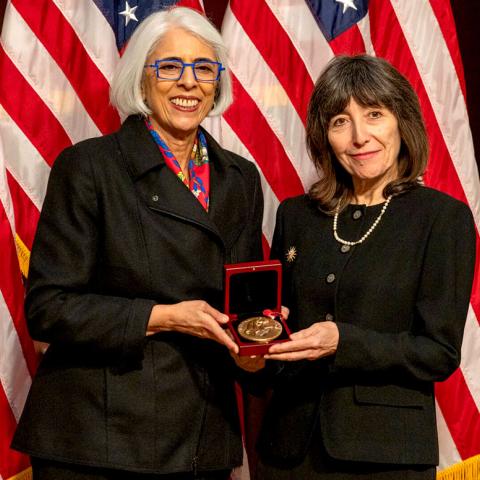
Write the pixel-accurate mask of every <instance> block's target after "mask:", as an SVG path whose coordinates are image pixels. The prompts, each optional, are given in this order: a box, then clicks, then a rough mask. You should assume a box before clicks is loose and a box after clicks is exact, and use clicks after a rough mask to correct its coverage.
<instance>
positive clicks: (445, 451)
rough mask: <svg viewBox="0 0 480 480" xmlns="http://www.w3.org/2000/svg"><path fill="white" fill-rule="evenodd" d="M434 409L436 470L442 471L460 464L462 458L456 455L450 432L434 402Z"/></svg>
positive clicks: (456, 451)
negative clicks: (436, 433) (437, 445)
mask: <svg viewBox="0 0 480 480" xmlns="http://www.w3.org/2000/svg"><path fill="white" fill-rule="evenodd" d="M435 408H436V412H437V430H438V443H439V450H440V459H439V465H438V468H439V469H440V470H443V469H444V468H446V467H448V466H450V465H453V464H455V463H458V462H461V461H462V457H460V454H459V453H458V450H457V447H456V445H455V442H454V441H453V439H452V435H451V434H450V430H449V429H448V426H447V423H446V422H445V418H444V417H443V414H442V411H441V410H440V408H439V407H438V403H437V402H435Z"/></svg>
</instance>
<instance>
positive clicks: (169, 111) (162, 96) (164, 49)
mask: <svg viewBox="0 0 480 480" xmlns="http://www.w3.org/2000/svg"><path fill="white" fill-rule="evenodd" d="M164 59H179V60H183V62H184V63H192V62H194V61H196V60H211V61H216V56H215V52H214V50H213V48H212V47H210V46H209V45H207V44H206V43H205V42H202V41H201V40H200V39H199V38H198V37H196V36H194V35H192V34H191V33H189V32H187V31H185V30H183V29H181V28H172V29H171V30H169V31H168V32H167V33H166V34H165V35H164V36H163V37H162V39H161V40H160V41H159V42H158V43H157V45H156V47H155V49H154V50H153V52H152V54H151V55H149V57H148V58H147V60H146V62H145V63H146V64H153V63H155V60H164ZM216 87H217V82H214V83H203V82H202V83H200V82H197V81H196V80H195V77H194V75H193V71H192V69H191V68H190V67H185V70H184V72H183V75H182V77H181V78H180V79H179V80H157V78H156V74H155V69H154V68H147V69H145V77H144V80H143V84H142V91H143V94H144V96H145V100H146V103H147V105H148V106H149V108H150V110H152V112H153V113H152V114H151V116H150V118H151V120H152V124H153V127H154V128H155V129H156V130H158V132H159V133H160V135H161V136H162V137H163V138H164V139H165V140H166V141H167V144H168V140H169V139H178V140H182V139H184V138H186V137H189V136H191V135H194V134H195V133H196V131H197V128H198V126H199V125H200V122H201V121H202V120H203V119H204V118H205V117H206V116H207V114H208V112H210V110H211V109H212V106H213V101H214V98H215V89H216Z"/></svg>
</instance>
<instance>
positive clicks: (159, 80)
mask: <svg viewBox="0 0 480 480" xmlns="http://www.w3.org/2000/svg"><path fill="white" fill-rule="evenodd" d="M111 100H112V103H113V104H114V105H115V106H116V107H117V108H118V109H119V110H120V112H121V113H122V114H123V115H124V116H125V117H127V118H126V120H125V121H124V123H123V124H122V126H121V128H120V130H119V131H118V132H115V133H113V134H111V135H106V136H103V137H100V138H94V139H89V140H86V141H84V142H81V143H79V144H77V145H74V146H72V147H70V148H68V149H66V150H65V151H64V152H62V153H61V154H60V156H59V158H58V159H57V160H56V162H55V164H54V166H53V168H52V172H51V175H50V179H49V184H48V191H47V195H46V199H45V203H44V205H43V209H42V214H41V217H40V222H39V225H38V230H37V234H36V237H35V242H34V245H33V249H32V258H31V264H30V276H29V288H28V292H27V298H26V315H27V321H28V326H29V330H30V332H31V335H32V337H33V338H35V339H38V340H42V341H44V342H48V343H49V344H50V346H49V347H48V349H47V351H46V353H45V355H44V357H43V359H42V362H41V364H40V367H39V369H38V372H37V374H36V377H35V379H34V381H33V384H32V388H31V391H30V394H29V397H28V400H27V403H26V406H25V410H24V412H23V415H22V417H21V420H20V423H19V426H18V429H17V432H16V435H15V438H14V442H13V447H14V448H16V449H18V450H21V451H23V452H26V453H28V454H30V455H31V457H32V467H33V478H34V479H35V480H51V479H55V480H86V479H89V480H91V479H96V480H113V479H115V480H117V479H125V480H126V479H129V480H132V479H136V480H142V479H165V480H166V479H175V480H190V479H202V480H207V479H208V480H223V479H228V478H229V475H230V472H231V469H232V468H233V467H235V466H237V465H240V464H241V463H242V458H243V457H242V442H241V438H240V424H239V419H238V413H237V405H236V397H235V389H234V375H235V374H236V373H237V369H236V367H235V365H234V363H233V360H232V359H231V357H230V354H229V351H230V352H232V353H234V352H237V351H238V347H237V345H236V344H235V343H234V342H233V340H232V339H231V338H230V337H229V336H228V335H227V333H226V332H225V330H224V328H222V327H224V326H225V323H226V322H227V321H228V317H227V316H226V315H224V314H223V313H222V312H221V309H222V308H223V265H224V264H225V263H233V262H246V261H254V260H260V259H261V258H262V245H261V223H262V214H263V197H262V190H261V186H260V178H259V175H258V172H257V170H256V168H255V166H254V165H253V164H252V163H251V162H249V161H247V160H245V159H244V158H241V157H239V156H238V155H235V154H234V153H232V152H229V151H226V150H225V149H223V148H222V147H221V146H220V145H219V144H218V143H217V142H216V141H215V140H214V139H213V138H212V137H211V136H210V135H209V134H208V132H206V131H205V130H204V129H203V128H202V127H200V123H201V122H202V121H203V120H204V119H205V117H206V116H207V115H220V114H221V113H222V112H223V111H224V110H225V109H226V108H227V107H228V106H229V105H230V103H231V101H232V92H231V80H230V77H229V72H228V66H227V54H226V48H225V45H224V43H223V40H222V38H221V36H220V34H219V32H218V31H217V30H216V29H215V27H214V26H213V25H212V24H211V23H210V22H209V21H208V20H207V18H205V17H204V16H202V15H200V14H199V13H198V12H195V11H194V10H191V9H188V8H181V7H178V8H172V9H168V10H163V11H160V12H157V13H154V14H152V15H150V16H149V17H148V18H147V19H145V20H144V21H143V22H142V24H140V25H139V26H138V28H137V29H136V30H135V32H134V34H133V36H132V37H131V38H130V40H129V42H128V45H127V47H126V49H125V51H124V53H123V55H122V58H121V60H120V63H119V65H118V69H117V71H116V73H115V76H114V78H113V81H112V84H111Z"/></svg>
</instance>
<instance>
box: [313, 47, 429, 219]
mask: <svg viewBox="0 0 480 480" xmlns="http://www.w3.org/2000/svg"><path fill="white" fill-rule="evenodd" d="M351 99H354V100H355V101H356V102H357V103H358V104H359V105H362V106H363V107H372V106H375V107H385V108H387V109H388V110H390V111H391V112H392V113H393V114H394V115H395V117H396V119H397V122H398V129H399V132H400V138H401V147H400V153H399V158H398V178H397V179H395V180H394V181H392V182H390V183H389V184H388V185H387V186H386V187H385V189H384V191H383V195H384V196H385V197H387V196H388V195H392V194H393V195H396V194H399V193H401V192H404V191H406V190H408V189H410V188H412V187H413V186H415V185H419V184H420V183H421V176H422V175H423V174H424V171H425V168H426V165H427V159H428V150H429V149H428V139H427V133H426V129H425V124H424V122H423V117H422V113H421V110H420V105H419V102H418V98H417V95H416V93H415V92H414V90H413V88H412V86H411V85H410V83H409V82H408V80H407V79H406V78H405V77H404V76H403V75H402V74H401V73H400V72H398V71H397V70H396V69H395V68H394V67H393V66H392V65H390V64H389V63H388V62H387V61H386V60H383V59H381V58H378V57H372V56H369V55H356V56H339V57H335V58H334V59H332V60H331V61H330V62H329V63H328V65H327V67H326V68H325V70H324V71H323V72H322V74H321V75H320V77H319V78H318V80H317V82H316V84H315V88H314V89H313V93H312V97H311V99H310V102H309V105H308V113H307V128H306V140H307V148H308V152H309V154H310V158H311V159H312V161H313V163H314V164H315V167H316V168H317V171H318V172H319V174H320V176H321V178H320V180H319V181H318V182H316V183H315V184H313V185H312V187H311V189H310V192H309V195H310V197H311V198H312V199H313V200H315V201H316V202H317V203H318V205H319V208H320V209H321V210H322V211H324V212H326V213H330V214H331V213H333V211H334V210H335V208H336V206H337V204H339V207H340V209H343V208H344V207H345V206H346V205H347V204H348V203H349V201H350V200H351V197H352V195H353V184H352V179H351V176H350V174H349V173H348V172H346V171H345V170H344V169H343V167H342V166H341V165H340V163H339V162H338V160H337V158H336V157H335V155H334V153H333V151H332V149H331V147H330V144H329V142H328V136H327V135H328V125H329V122H330V120H331V119H332V117H334V116H335V115H338V114H339V113H341V112H342V111H343V110H344V109H345V108H346V107H347V105H348V104H349V102H350V100H351Z"/></svg>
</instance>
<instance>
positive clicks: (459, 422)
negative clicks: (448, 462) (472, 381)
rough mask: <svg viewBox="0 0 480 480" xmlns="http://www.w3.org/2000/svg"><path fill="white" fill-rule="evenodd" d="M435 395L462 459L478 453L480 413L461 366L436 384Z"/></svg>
mask: <svg viewBox="0 0 480 480" xmlns="http://www.w3.org/2000/svg"><path fill="white" fill-rule="evenodd" d="M435 397H436V399H437V402H438V405H439V407H440V410H441V411H442V414H443V416H444V418H445V421H446V423H447V425H448V429H449V430H450V434H451V435H452V438H453V439H454V441H455V445H456V447H457V450H458V453H459V454H460V456H461V457H462V459H466V458H470V457H473V456H474V455H477V454H478V447H479V445H480V413H479V411H478V408H477V406H476V404H475V402H474V400H473V398H472V395H471V393H470V390H469V389H468V386H467V384H466V383H465V378H464V377H463V374H462V371H461V370H460V369H459V368H458V369H457V370H456V371H455V372H454V373H453V375H452V376H451V377H450V378H448V379H447V380H446V381H444V382H441V383H437V384H435Z"/></svg>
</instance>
